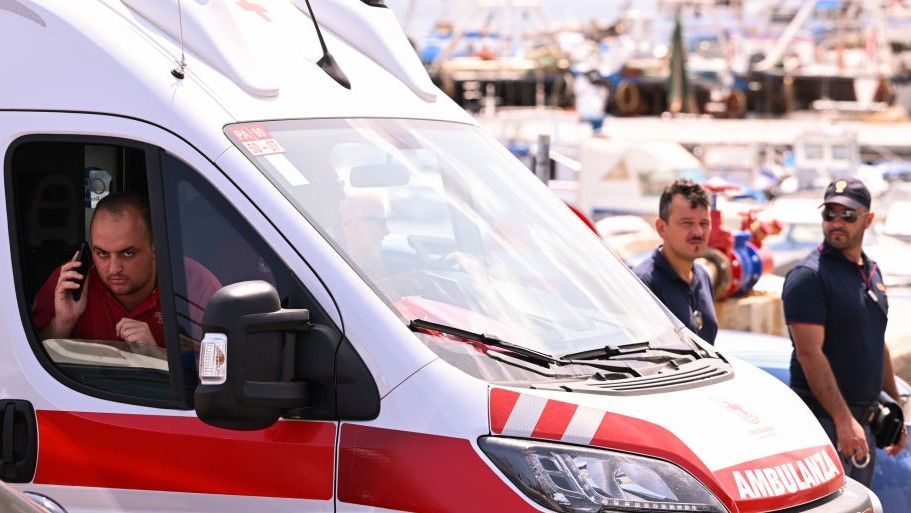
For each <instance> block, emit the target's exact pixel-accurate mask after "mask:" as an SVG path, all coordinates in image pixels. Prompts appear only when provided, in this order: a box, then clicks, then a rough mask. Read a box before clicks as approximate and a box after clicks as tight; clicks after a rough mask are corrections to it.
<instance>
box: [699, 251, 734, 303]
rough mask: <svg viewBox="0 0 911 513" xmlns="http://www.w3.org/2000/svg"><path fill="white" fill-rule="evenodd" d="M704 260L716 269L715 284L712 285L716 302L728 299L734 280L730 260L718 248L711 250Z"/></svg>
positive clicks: (706, 253)
mask: <svg viewBox="0 0 911 513" xmlns="http://www.w3.org/2000/svg"><path fill="white" fill-rule="evenodd" d="M702 258H704V259H705V260H706V261H707V262H708V263H709V265H711V266H713V267H714V268H715V273H714V274H715V282H714V283H712V295H713V296H714V297H715V301H720V300H722V299H725V298H727V297H728V292H729V291H728V289H729V288H730V286H731V280H732V279H733V275H732V273H731V263H730V262H729V261H728V258H727V257H726V256H724V253H722V252H721V250H719V249H717V248H709V249H708V250H707V251H706V252H705V254H704V255H702Z"/></svg>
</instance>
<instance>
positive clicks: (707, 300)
mask: <svg viewBox="0 0 911 513" xmlns="http://www.w3.org/2000/svg"><path fill="white" fill-rule="evenodd" d="M709 205H710V204H709V196H708V194H707V193H706V192H705V189H703V188H702V187H700V186H699V184H697V183H693V182H692V181H690V180H677V181H675V182H674V183H672V184H671V185H669V186H667V187H665V189H664V192H662V193H661V199H660V200H659V203H658V219H657V220H656V221H655V228H656V229H657V230H658V235H659V236H661V240H662V241H663V243H662V244H661V246H659V247H658V248H657V249H656V250H655V251H654V252H652V254H651V255H650V256H649V257H648V258H646V259H645V260H644V261H643V262H642V263H640V264H639V265H638V266H636V268H635V269H634V271H635V273H636V275H638V276H639V279H641V280H642V282H643V283H645V284H646V285H647V286H648V288H650V289H651V290H652V292H654V293H655V295H656V296H658V299H660V300H661V302H662V303H664V305H665V306H667V308H668V310H670V311H671V312H673V313H674V315H675V316H677V318H678V319H680V320H681V321H682V322H683V324H685V325H686V326H687V327H688V328H689V329H690V330H691V331H692V332H693V333H695V334H696V335H699V337H701V338H702V339H703V340H705V341H706V342H708V343H710V344H714V343H715V335H716V334H717V333H718V320H717V317H716V316H715V304H714V303H713V301H712V283H711V280H710V278H709V274H708V272H707V271H706V270H705V269H704V268H702V266H698V265H695V261H696V259H697V258H699V257H701V256H702V255H703V254H704V253H705V250H706V247H707V244H708V238H709V230H710V229H711V226H712V224H711V220H710V218H709Z"/></svg>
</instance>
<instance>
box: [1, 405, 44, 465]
mask: <svg viewBox="0 0 911 513" xmlns="http://www.w3.org/2000/svg"><path fill="white" fill-rule="evenodd" d="M0 416H2V419H0V429H2V431H0V479H3V480H4V481H6V482H8V483H28V482H30V481H31V480H32V478H34V477H35V467H36V465H37V463H38V425H37V421H36V419H35V409H34V408H33V407H32V403H30V402H28V401H23V400H21V399H3V400H0Z"/></svg>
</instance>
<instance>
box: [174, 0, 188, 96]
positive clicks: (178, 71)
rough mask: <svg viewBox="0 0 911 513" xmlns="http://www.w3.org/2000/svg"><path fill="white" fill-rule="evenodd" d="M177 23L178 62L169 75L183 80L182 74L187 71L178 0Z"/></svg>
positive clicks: (181, 15) (181, 17) (181, 12)
mask: <svg viewBox="0 0 911 513" xmlns="http://www.w3.org/2000/svg"><path fill="white" fill-rule="evenodd" d="M177 23H178V24H179V26H180V60H179V61H178V62H177V67H176V68H174V69H172V70H171V75H173V76H174V78H177V79H180V80H183V77H184V76H185V74H184V72H185V71H186V70H187V59H186V56H185V55H184V51H183V9H181V8H180V0H177Z"/></svg>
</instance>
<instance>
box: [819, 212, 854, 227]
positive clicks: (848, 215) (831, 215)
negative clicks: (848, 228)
mask: <svg viewBox="0 0 911 513" xmlns="http://www.w3.org/2000/svg"><path fill="white" fill-rule="evenodd" d="M839 217H840V218H841V220H842V221H844V222H846V223H848V224H852V223H854V222H855V221H857V219H858V218H859V216H858V214H857V211H856V210H845V211H843V212H836V211H834V210H829V209H824V210H823V211H822V220H823V221H825V222H827V223H831V222H832V221H834V220H836V219H838V218H839Z"/></svg>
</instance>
